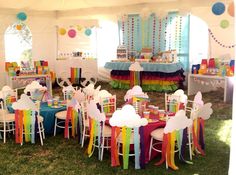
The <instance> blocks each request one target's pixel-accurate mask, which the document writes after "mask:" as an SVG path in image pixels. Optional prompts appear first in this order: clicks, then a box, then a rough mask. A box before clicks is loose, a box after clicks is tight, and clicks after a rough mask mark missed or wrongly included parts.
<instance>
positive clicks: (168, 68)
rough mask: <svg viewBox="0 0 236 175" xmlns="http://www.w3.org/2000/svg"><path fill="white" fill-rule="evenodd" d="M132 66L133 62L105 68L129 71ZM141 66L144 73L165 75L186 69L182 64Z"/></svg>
mask: <svg viewBox="0 0 236 175" xmlns="http://www.w3.org/2000/svg"><path fill="white" fill-rule="evenodd" d="M131 64H132V62H107V63H106V64H105V66H104V67H105V68H106V69H111V70H129V67H130V65H131ZM140 65H141V66H142V67H143V71H147V72H164V73H171V72H176V71H178V70H180V69H183V67H184V66H183V64H182V63H169V64H164V63H140Z"/></svg>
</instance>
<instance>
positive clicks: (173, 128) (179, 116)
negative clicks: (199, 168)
mask: <svg viewBox="0 0 236 175" xmlns="http://www.w3.org/2000/svg"><path fill="white" fill-rule="evenodd" d="M192 123H193V121H192V120H191V119H188V118H187V116H186V113H185V111H184V110H179V111H178V112H176V114H175V116H174V117H171V118H169V120H167V122H166V126H165V128H164V135H163V143H162V159H161V160H160V161H159V162H158V163H157V164H156V165H160V164H162V163H163V162H165V161H166V160H167V166H168V167H170V168H172V169H173V170H177V169H178V167H177V166H176V165H175V160H174V157H175V146H176V144H175V143H176V142H177V147H178V150H179V158H180V160H182V161H183V162H186V163H189V162H188V161H186V160H185V159H184V151H185V147H186V145H187V140H188V138H187V137H188V136H187V133H188V132H187V129H188V127H190V126H191V125H192Z"/></svg>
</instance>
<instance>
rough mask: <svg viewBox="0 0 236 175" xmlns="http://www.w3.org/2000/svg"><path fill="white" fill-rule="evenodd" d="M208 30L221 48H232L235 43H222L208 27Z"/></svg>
mask: <svg viewBox="0 0 236 175" xmlns="http://www.w3.org/2000/svg"><path fill="white" fill-rule="evenodd" d="M208 32H209V35H210V36H211V38H212V39H213V40H214V41H215V42H216V43H217V44H218V45H219V46H221V47H223V48H228V49H231V48H234V47H235V45H234V44H232V45H226V44H223V43H222V42H221V41H219V40H218V39H217V38H216V36H215V35H214V33H213V32H212V31H211V29H208Z"/></svg>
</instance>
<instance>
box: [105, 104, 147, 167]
mask: <svg viewBox="0 0 236 175" xmlns="http://www.w3.org/2000/svg"><path fill="white" fill-rule="evenodd" d="M109 123H110V125H111V126H112V138H111V139H112V140H111V144H112V145H111V159H112V166H118V165H120V162H119V158H118V151H117V150H118V148H117V145H116V143H117V138H118V136H119V135H121V136H122V143H123V144H122V151H123V168H124V169H128V161H129V158H128V157H129V150H130V146H129V145H130V144H131V134H133V140H132V144H134V152H135V153H134V154H135V169H140V167H142V165H143V166H144V164H145V162H143V163H142V160H145V158H143V157H142V158H141V159H140V153H141V155H144V152H145V150H143V149H140V145H143V144H144V143H142V141H143V140H142V139H141V140H140V135H141V136H143V129H142V126H145V125H147V123H148V121H147V119H146V118H141V117H140V116H139V115H138V114H137V113H136V111H135V109H134V107H133V106H132V105H124V106H123V107H122V109H121V110H116V111H115V112H114V113H113V115H112V117H111V118H110V120H109ZM140 128H141V130H140ZM139 133H140V134H139ZM140 150H141V151H140ZM140 160H141V162H140Z"/></svg>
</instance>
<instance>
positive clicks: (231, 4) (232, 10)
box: [228, 2, 234, 17]
mask: <svg viewBox="0 0 236 175" xmlns="http://www.w3.org/2000/svg"><path fill="white" fill-rule="evenodd" d="M228 13H229V15H230V16H232V17H234V2H231V3H230V4H229V6H228Z"/></svg>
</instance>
